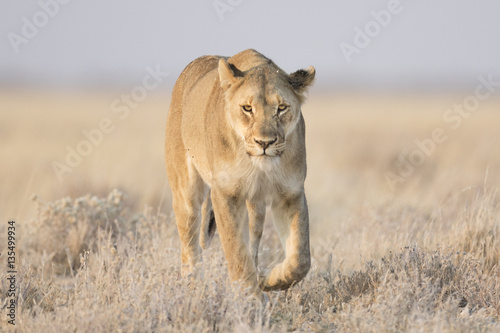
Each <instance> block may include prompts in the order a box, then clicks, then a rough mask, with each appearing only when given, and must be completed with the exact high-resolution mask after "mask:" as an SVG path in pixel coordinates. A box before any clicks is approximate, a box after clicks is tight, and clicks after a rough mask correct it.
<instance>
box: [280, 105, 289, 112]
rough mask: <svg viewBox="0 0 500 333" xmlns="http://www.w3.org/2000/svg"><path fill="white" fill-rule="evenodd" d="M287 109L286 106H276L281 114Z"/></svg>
mask: <svg viewBox="0 0 500 333" xmlns="http://www.w3.org/2000/svg"><path fill="white" fill-rule="evenodd" d="M287 109H288V105H286V104H280V105H278V112H283V111H285V110H287Z"/></svg>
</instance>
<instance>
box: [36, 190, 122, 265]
mask: <svg viewBox="0 0 500 333" xmlns="http://www.w3.org/2000/svg"><path fill="white" fill-rule="evenodd" d="M34 200H35V202H36V205H37V218H36V220H35V221H33V224H32V228H31V229H30V230H31V231H32V232H33V233H34V235H33V237H31V238H32V239H34V244H33V249H34V250H35V251H37V252H38V253H47V255H48V257H49V258H50V259H51V260H50V261H51V262H52V263H53V264H55V267H56V272H57V273H59V274H61V273H65V272H66V273H68V272H73V271H74V270H76V269H78V268H79V267H80V255H81V254H82V253H84V252H85V251H89V250H95V249H96V246H97V245H98V244H100V243H102V242H105V243H106V244H107V246H111V245H112V244H114V243H115V241H116V238H117V235H118V233H120V232H124V231H126V230H128V229H129V228H130V224H129V221H127V220H126V210H125V208H124V205H123V193H122V192H120V191H119V190H116V189H115V190H113V191H112V192H110V193H109V195H108V196H107V197H106V198H98V197H96V196H91V195H90V194H89V195H87V196H84V197H80V198H77V199H75V200H72V199H71V198H69V197H66V198H63V199H59V200H56V201H54V202H43V201H42V200H40V199H38V198H37V197H36V196H34Z"/></svg>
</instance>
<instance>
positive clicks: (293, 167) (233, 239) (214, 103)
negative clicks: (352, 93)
mask: <svg viewBox="0 0 500 333" xmlns="http://www.w3.org/2000/svg"><path fill="white" fill-rule="evenodd" d="M314 75H315V71H314V68H312V67H309V68H308V69H307V70H299V71H297V72H295V73H292V74H290V75H289V74H286V73H285V72H284V71H283V70H281V69H280V68H279V67H278V66H276V65H275V64H274V63H273V62H272V61H271V60H269V59H267V58H266V57H264V56H263V55H261V54H260V53H258V52H257V51H254V50H246V51H243V52H240V53H238V54H236V55H235V56H233V57H230V58H226V57H221V56H203V57H200V58H198V59H196V60H194V61H193V62H191V63H190V64H189V65H188V66H187V67H186V68H185V69H184V71H183V72H182V74H181V75H180V76H179V78H178V80H177V83H176V84H175V87H174V90H173V93H172V101H171V106H170V111H169V115H168V120H167V134H166V144H165V154H166V167H167V175H168V179H169V183H170V186H171V188H172V192H173V207H174V212H175V215H176V220H177V226H178V231H179V236H180V238H181V246H182V249H181V252H182V254H181V255H182V263H183V272H184V273H190V272H192V271H193V270H194V266H195V264H196V263H197V262H198V261H199V260H200V259H201V248H200V245H199V243H201V245H202V246H203V247H206V246H208V243H209V241H210V236H211V235H210V231H213V228H210V226H211V223H213V219H211V218H210V212H211V211H212V209H213V215H214V217H215V221H216V225H217V230H218V231H219V235H220V239H221V243H222V246H223V250H224V253H225V256H226V259H227V262H228V269H229V275H230V277H231V279H232V280H233V281H236V280H240V281H241V282H243V283H244V284H245V285H247V286H250V287H251V288H252V289H253V290H254V291H256V292H257V293H259V292H260V291H259V290H260V289H264V290H273V289H285V288H288V287H289V286H290V285H291V284H293V283H296V282H297V281H300V280H301V279H302V278H303V277H304V276H305V274H306V273H307V271H308V270H309V266H310V254H309V225H308V223H309V222H308V213H307V203H306V199H305V195H304V180H305V177H306V151H305V125H304V119H303V117H302V113H301V104H302V102H303V99H304V93H305V91H306V89H307V88H308V86H310V85H311V84H312V81H313V79H314ZM245 108H246V109H251V111H250V112H248V111H246V110H245ZM278 109H279V110H281V109H283V110H281V111H278ZM266 206H271V211H272V213H273V219H274V222H275V225H276V229H277V231H278V233H279V235H280V239H281V240H282V243H283V246H284V247H285V253H286V258H285V260H284V261H283V262H282V263H281V264H279V265H277V266H276V267H274V268H273V269H272V270H271V271H269V272H267V271H263V272H261V273H258V272H257V268H256V267H257V252H258V247H259V242H260V238H261V235H262V228H263V222H264V216H265V208H266ZM202 208H203V209H202ZM201 211H202V214H200V212H201ZM200 226H201V228H200ZM200 229H201V238H200ZM259 286H260V288H259Z"/></svg>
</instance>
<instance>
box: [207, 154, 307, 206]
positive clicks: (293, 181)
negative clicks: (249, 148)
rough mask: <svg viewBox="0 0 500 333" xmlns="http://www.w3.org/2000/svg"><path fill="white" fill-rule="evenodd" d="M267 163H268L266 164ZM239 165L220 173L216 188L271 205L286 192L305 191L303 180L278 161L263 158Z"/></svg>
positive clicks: (277, 159) (276, 159)
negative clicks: (303, 189)
mask: <svg viewBox="0 0 500 333" xmlns="http://www.w3.org/2000/svg"><path fill="white" fill-rule="evenodd" d="M266 159H267V160H266ZM248 162H249V163H239V164H236V165H232V166H230V167H228V168H225V169H224V171H221V172H218V173H217V175H216V177H217V186H219V187H221V188H223V189H224V190H225V191H227V192H231V193H234V194H238V195H240V196H244V197H245V198H246V199H247V200H253V201H261V202H266V203H267V204H269V203H271V202H272V201H273V199H274V198H275V197H276V196H279V195H280V193H283V192H292V191H293V192H295V191H297V190H300V188H301V187H302V184H301V181H300V179H299V178H300V177H295V176H294V174H293V173H287V170H286V168H285V166H284V165H283V164H282V163H281V161H280V159H279V158H272V159H268V158H264V159H262V160H259V159H256V160H251V161H248Z"/></svg>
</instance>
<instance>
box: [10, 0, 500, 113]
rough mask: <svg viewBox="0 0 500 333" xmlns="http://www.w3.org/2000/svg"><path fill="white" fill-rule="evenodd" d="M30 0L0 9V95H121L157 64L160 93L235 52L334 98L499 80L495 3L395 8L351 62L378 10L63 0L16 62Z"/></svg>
mask: <svg viewBox="0 0 500 333" xmlns="http://www.w3.org/2000/svg"><path fill="white" fill-rule="evenodd" d="M54 1H55V0H54ZM66 1H67V0H66ZM50 2H52V1H51V0H41V1H40V3H50ZM40 3H39V2H38V1H22V2H20V1H2V2H1V3H0V36H1V39H0V83H1V84H3V85H4V86H18V87H19V86H20V87H27V86H34V87H39V86H44V87H50V88H64V89H71V88H76V89H93V88H102V87H106V86H114V87H116V86H122V85H124V86H128V85H129V84H137V80H140V79H141V78H142V77H143V76H144V69H145V68H146V66H156V65H160V68H161V69H163V70H164V71H167V72H169V73H170V74H171V75H170V76H169V77H168V79H167V81H166V83H170V85H171V84H172V83H173V82H174V80H175V78H176V77H177V75H178V74H179V73H180V71H181V70H182V69H183V68H184V67H185V66H186V65H187V63H189V61H191V60H192V59H194V58H196V57H198V56H200V55H203V54H221V55H232V54H235V53H237V52H239V51H241V50H244V49H246V48H255V49H257V50H259V51H260V52H262V53H263V54H265V55H267V56H268V57H270V58H272V59H273V60H274V61H275V62H276V63H277V64H279V65H280V66H281V67H282V68H283V69H285V70H287V71H289V72H290V71H293V70H296V69H298V68H300V67H306V66H308V65H314V66H315V67H316V69H317V73H318V74H317V87H334V88H336V89H338V90H343V89H352V88H354V89H358V88H368V89H389V90H393V89H396V88H397V89H402V88H408V89H419V90H422V89H424V90H436V89H439V88H453V89H456V88H459V89H462V88H465V89H467V88H469V87H473V86H474V84H476V82H477V76H479V75H485V74H494V75H500V61H499V59H500V43H499V42H498V33H499V31H500V20H499V19H498V15H499V13H500V2H498V1H495V0H483V1H480V2H473V1H464V0H459V1H457V0H444V1H410V0H401V1H400V7H401V12H400V13H399V14H397V15H393V16H392V19H391V22H390V24H389V25H388V26H387V27H382V29H381V31H380V33H379V34H378V36H376V37H374V38H373V40H372V41H371V43H370V44H369V45H368V46H367V47H366V48H364V49H361V51H360V53H359V54H354V55H353V57H352V62H351V63H348V62H347V61H346V59H345V57H344V55H343V54H342V51H341V49H340V46H339V45H340V44H341V43H342V42H346V43H349V44H351V45H352V44H353V40H354V36H355V28H356V27H359V28H361V29H364V27H365V25H366V24H367V23H368V22H370V21H373V20H374V19H373V17H372V15H371V13H370V12H371V11H372V10H375V11H380V10H382V9H387V7H388V3H389V1H386V0H384V1H373V0H372V1H327V0H318V1H307V2H306V1H298V0H288V1H263V0H256V1H250V0H239V1H237V0H232V1H231V0H230V1H228V0H220V1H218V3H219V4H220V3H222V4H226V5H228V6H230V9H231V10H227V11H225V12H224V13H222V15H219V14H218V13H217V10H216V9H215V5H214V3H217V2H215V1H212V0H203V1H202V0H197V1H196V0H188V1H159V0H152V1H133V0H120V1H116V0H115V1H105V2H103V1H97V0H90V1H82V0H70V1H69V2H68V3H67V4H65V5H59V9H58V11H57V13H56V14H55V15H54V17H50V18H49V20H48V22H46V25H45V26H44V27H41V28H39V29H38V30H39V31H38V33H37V34H36V35H35V36H34V37H33V38H32V39H29V42H28V43H27V44H20V45H19V52H18V53H16V52H15V51H14V49H13V47H12V45H11V42H10V41H9V33H15V34H18V35H19V36H21V35H22V28H23V25H24V24H25V23H24V21H23V17H26V18H27V19H28V20H29V21H30V22H33V16H34V15H36V13H37V12H40V11H41V4H40ZM2 112H5V111H4V110H2Z"/></svg>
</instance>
